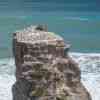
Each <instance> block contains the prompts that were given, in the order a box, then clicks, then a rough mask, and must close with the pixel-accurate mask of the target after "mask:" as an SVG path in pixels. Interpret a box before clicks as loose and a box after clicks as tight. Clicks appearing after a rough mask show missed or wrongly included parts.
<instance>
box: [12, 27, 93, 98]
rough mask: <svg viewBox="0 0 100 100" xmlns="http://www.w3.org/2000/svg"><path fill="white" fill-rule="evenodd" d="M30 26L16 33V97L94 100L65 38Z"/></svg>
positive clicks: (41, 28)
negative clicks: (85, 85)
mask: <svg viewBox="0 0 100 100" xmlns="http://www.w3.org/2000/svg"><path fill="white" fill-rule="evenodd" d="M44 29H45V28H43V26H38V27H35V26H33V27H32V26H31V27H29V28H27V29H24V30H23V31H19V32H16V33H14V36H13V52H14V56H15V64H16V83H15V84H14V85H13V87H12V93H13V100H91V97H90V94H89V93H88V92H87V90H86V89H85V87H84V86H83V84H82V83H81V77H80V74H81V73H80V69H79V67H78V65H77V64H76V63H75V62H74V61H73V60H72V59H71V58H70V57H69V56H68V50H69V48H70V45H69V44H65V42H64V40H63V38H61V37H60V36H58V35H55V34H54V33H52V32H47V31H45V30H44Z"/></svg>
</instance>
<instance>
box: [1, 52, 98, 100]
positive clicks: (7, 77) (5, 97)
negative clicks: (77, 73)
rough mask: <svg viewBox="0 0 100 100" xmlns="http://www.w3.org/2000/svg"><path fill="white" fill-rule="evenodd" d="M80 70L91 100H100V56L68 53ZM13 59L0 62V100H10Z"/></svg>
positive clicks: (13, 69)
mask: <svg viewBox="0 0 100 100" xmlns="http://www.w3.org/2000/svg"><path fill="white" fill-rule="evenodd" d="M70 55H71V56H72V57H73V59H74V60H75V61H76V62H78V63H79V67H80V68H81V70H82V82H83V84H84V85H85V87H86V88H87V90H88V91H89V92H90V94H91V96H92V100H100V99H99V98H100V54H97V53H96V54H93V53H89V54H88V53H87V54H85V53H70ZM14 71H15V65H14V59H13V58H7V59H1V60H0V100H12V93H11V86H12V84H13V83H14V82H15V77H14Z"/></svg>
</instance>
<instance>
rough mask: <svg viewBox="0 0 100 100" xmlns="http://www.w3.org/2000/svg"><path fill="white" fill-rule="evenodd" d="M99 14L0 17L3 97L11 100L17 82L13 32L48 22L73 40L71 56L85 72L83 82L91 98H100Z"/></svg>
mask: <svg viewBox="0 0 100 100" xmlns="http://www.w3.org/2000/svg"><path fill="white" fill-rule="evenodd" d="M99 17H100V15H99V14H97V13H85V14H84V13H75V12H71V13H70V12H69V13H68V12H67V13H66V11H61V12H60V11H59V12H58V11H56V12H55V11H54V12H52V11H51V12H50V11H49V12H48V11H45V12H34V13H32V14H31V15H30V14H28V13H27V14H26V13H25V14H22V15H17V14H15V15H9V14H5V15H2V16H0V100H12V94H11V86H12V84H13V83H14V82H15V74H14V73H15V65H14V58H13V54H12V33H13V32H15V31H16V30H20V29H23V28H25V27H27V26H30V25H34V24H47V25H48V30H49V31H53V32H55V33H57V34H59V35H61V36H62V37H63V38H64V39H65V42H66V43H70V44H71V45H72V46H71V50H70V53H69V54H70V55H71V56H72V58H73V59H75V60H76V62H78V63H79V67H80V68H81V71H82V74H81V76H82V82H83V84H84V85H85V87H86V88H87V90H88V91H89V92H90V94H91V96H92V100H100V99H99V98H100V84H99V83H100V45H99V43H100V33H99V32H100V19H99Z"/></svg>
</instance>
